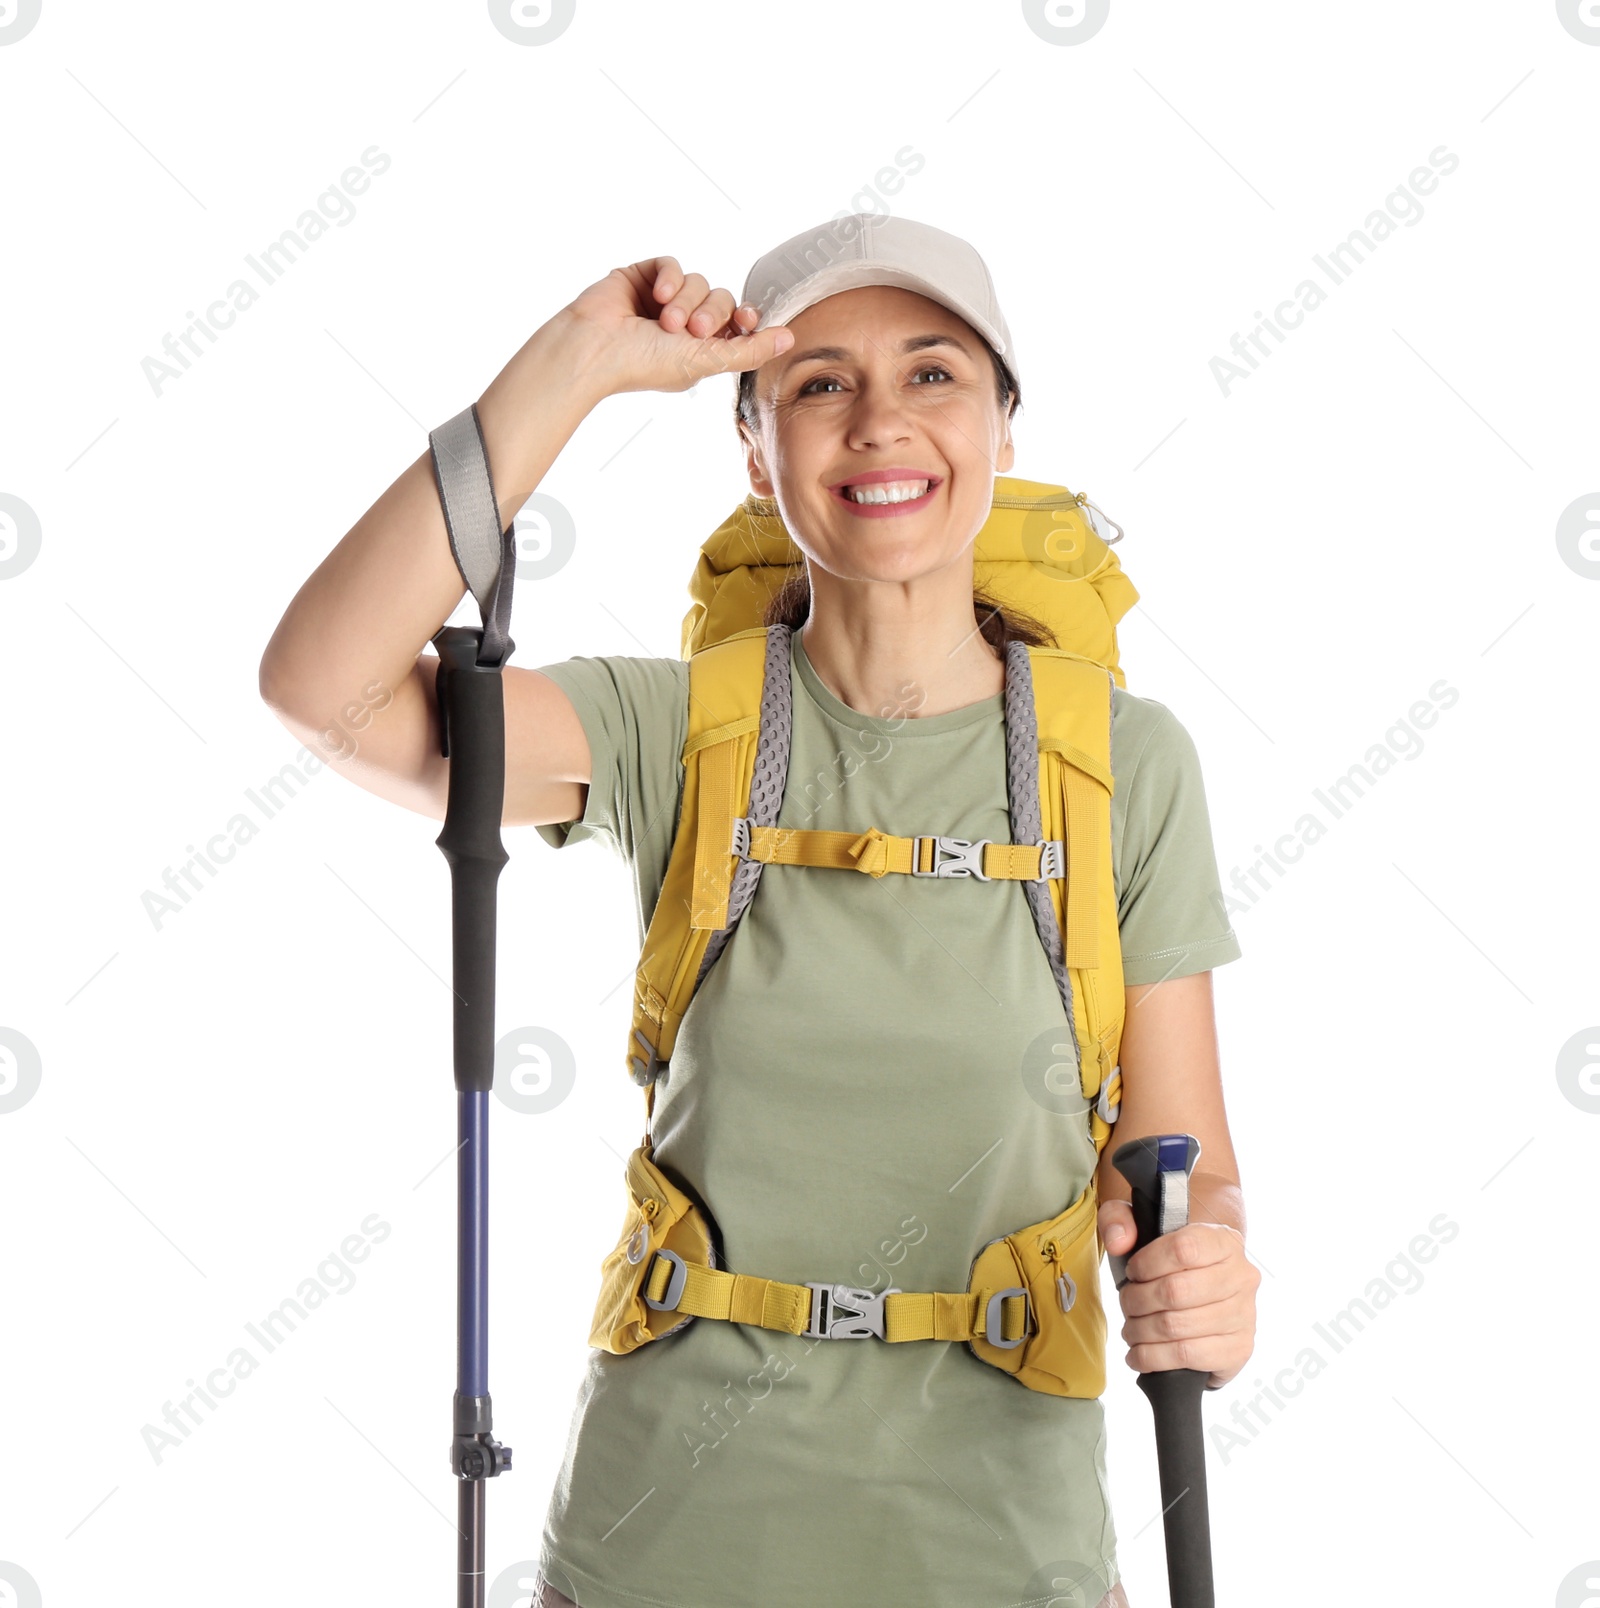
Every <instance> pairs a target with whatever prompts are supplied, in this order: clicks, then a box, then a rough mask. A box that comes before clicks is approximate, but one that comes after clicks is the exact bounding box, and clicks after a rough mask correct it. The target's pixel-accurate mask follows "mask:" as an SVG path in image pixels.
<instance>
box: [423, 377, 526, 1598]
mask: <svg viewBox="0 0 1600 1608" xmlns="http://www.w3.org/2000/svg"><path fill="white" fill-rule="evenodd" d="M428 443H429V446H430V448H431V449H432V454H433V469H434V477H435V479H436V480H437V482H438V486H439V500H440V502H441V503H442V505H443V508H444V517H445V525H446V527H447V529H448V531H449V534H450V550H451V552H452V553H453V554H454V555H455V560H456V565H457V567H458V568H459V569H460V571H461V575H462V579H463V580H464V581H465V582H466V583H467V585H468V586H469V587H470V588H471V590H472V592H473V595H474V596H475V598H476V599H477V602H478V607H479V611H480V612H481V614H482V616H483V625H482V627H481V628H480V627H475V626H461V625H455V626H452V625H444V626H441V627H440V628H439V630H438V631H437V632H436V633H435V635H434V637H433V639H432V640H433V644H434V646H435V647H436V648H437V649H438V652H439V669H438V673H437V675H436V677H435V689H436V692H437V697H438V704H439V724H440V731H439V749H440V752H441V753H442V754H443V755H444V756H445V757H446V758H448V759H449V761H450V792H449V802H448V803H447V805H446V807H445V817H444V829H443V830H442V831H441V832H440V833H439V836H438V837H437V838H436V839H435V840H434V841H435V842H436V843H437V844H438V846H439V849H440V851H441V852H442V853H443V855H444V857H445V859H446V861H448V862H449V866H450V892H451V916H452V927H453V931H452V943H451V970H452V983H451V986H452V991H453V993H454V995H455V1004H454V1032H455V1082H456V1133H457V1139H458V1147H457V1151H456V1213H457V1216H456V1225H457V1226H456V1390H455V1397H454V1401H453V1412H452V1418H453V1423H454V1438H453V1439H452V1441H451V1443H450V1467H451V1470H452V1471H453V1472H454V1474H455V1475H456V1478H457V1480H458V1481H459V1489H458V1491H457V1508H456V1512H457V1520H456V1524H457V1530H458V1532H459V1535H458V1545H457V1560H456V1608H484V1594H485V1589H486V1587H485V1575H484V1551H485V1549H484V1505H485V1504H484V1482H485V1481H486V1480H489V1479H492V1478H494V1477H495V1476H496V1475H498V1474H502V1473H507V1472H509V1471H510V1468H511V1448H510V1447H509V1446H502V1445H501V1444H500V1443H499V1442H498V1441H497V1440H495V1438H494V1435H493V1433H492V1430H493V1426H494V1421H493V1415H492V1413H491V1409H490V1401H489V1095H490V1092H491V1090H492V1089H493V1087H494V1042H495V1041H494V984H495V914H496V912H495V894H496V886H497V883H498V880H499V876H500V871H501V869H502V867H503V866H504V865H505V863H506V859H507V855H506V851H505V845H504V844H503V843H502V842H501V839H500V823H501V819H502V816H503V814H504V810H505V768H506V752H505V748H506V741H505V740H506V726H505V688H504V683H503V679H502V677H501V674H500V671H501V669H502V668H503V666H504V665H505V662H506V660H507V659H509V658H510V656H511V653H512V650H513V649H514V648H515V647H516V644H515V643H514V642H513V641H512V640H511V637H510V635H509V627H510V623H511V586H512V580H513V578H514V575H515V569H516V537H515V530H514V528H508V529H507V530H506V531H505V533H504V536H503V537H502V534H501V531H500V511H499V507H498V505H497V503H496V502H495V496H494V488H493V486H492V485H491V484H490V480H489V460H488V454H487V452H486V451H485V449H484V444H483V432H482V430H481V428H480V427H479V424H478V414H477V408H476V406H474V407H470V408H467V409H466V410H464V411H463V412H461V413H458V414H457V415H456V416H455V418H453V419H451V420H450V421H449V422H448V423H446V424H443V425H441V426H440V427H439V428H438V429H437V430H434V431H432V432H431V433H430V434H429V436H428Z"/></svg>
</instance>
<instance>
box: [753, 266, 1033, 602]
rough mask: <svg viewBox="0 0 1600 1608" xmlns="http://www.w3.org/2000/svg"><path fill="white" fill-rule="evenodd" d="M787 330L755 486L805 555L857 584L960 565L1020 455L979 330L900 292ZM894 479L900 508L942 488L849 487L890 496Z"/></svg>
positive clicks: (769, 380)
mask: <svg viewBox="0 0 1600 1608" xmlns="http://www.w3.org/2000/svg"><path fill="white" fill-rule="evenodd" d="M788 328H789V329H791V330H792V331H793V332H794V345H793V346H792V347H790V349H789V350H788V351H787V352H785V353H783V355H782V356H780V357H775V358H773V359H772V360H771V361H770V362H767V363H764V364H763V365H762V366H761V367H760V368H759V369H757V370H756V378H755V388H756V400H757V404H758V406H759V409H760V420H761V428H760V433H759V436H758V437H757V438H755V439H753V440H752V439H751V438H750V437H749V436H748V435H746V436H745V447H746V459H747V464H748V468H749V472H750V486H751V489H752V490H753V491H755V492H756V493H757V494H758V495H760V496H765V497H774V498H776V499H777V503H778V511H779V513H780V514H781V515H782V516H783V522H784V524H785V525H786V526H787V528H788V530H789V533H790V535H791V536H792V537H793V538H794V540H795V542H796V544H797V545H798V546H799V547H800V549H801V551H802V552H804V553H805V554H806V556H807V558H809V559H811V560H812V561H813V562H814V563H816V564H820V565H821V566H822V567H823V568H824V569H825V570H827V571H829V572H830V573H831V574H834V575H838V576H840V577H842V578H844V579H848V580H883V581H905V580H910V579H912V578H914V577H915V576H918V575H923V574H927V573H929V572H931V571H934V570H938V569H942V568H943V567H944V566H946V565H948V564H950V563H953V562H954V561H955V560H956V559H958V558H959V557H960V556H961V555H962V553H963V551H964V550H965V549H966V548H968V547H969V546H970V545H971V543H972V542H973V541H974V539H975V538H976V536H977V534H978V531H979V529H980V528H981V526H982V525H983V522H984V520H985V519H986V518H988V515H989V510H990V505H991V501H992V498H993V495H994V477H995V475H996V474H997V473H1004V472H1005V471H1006V470H1008V469H1009V468H1010V467H1011V464H1012V460H1013V458H1014V456H1015V453H1014V450H1013V447H1012V443H1011V427H1010V423H1009V421H1008V420H1007V419H1006V417H1005V415H1004V413H1003V412H1002V411H1001V408H1000V404H999V401H998V399H997V397H996V395H995V376H994V368H993V365H992V364H991V362H990V360H989V354H988V353H987V352H986V351H985V350H984V347H983V343H982V341H981V340H980V338H979V337H978V335H977V333H976V332H975V331H974V330H973V328H972V326H971V325H970V324H968V323H967V322H966V321H965V320H964V319H962V318H960V317H958V316H957V315H956V314H955V313H953V312H951V311H950V310H949V309H948V308H947V307H943V306H941V305H940V304H939V303H938V302H935V301H930V300H929V299H928V298H927V297H926V296H920V295H918V294H917V293H916V292H915V291H910V290H902V289H899V288H898V287H895V286H890V285H868V286H863V287H862V288H861V289H859V290H846V291H841V292H839V294H838V295H835V296H829V297H827V298H825V299H824V300H822V301H820V302H816V303H814V304H813V305H812V306H810V307H808V308H806V309H805V311H804V312H802V313H798V314H796V316H795V317H794V318H793V319H791V320H790V322H789V325H788ZM883 470H889V471H892V474H891V475H890V477H889V481H888V494H889V495H890V496H891V497H896V496H901V495H903V494H904V492H905V491H906V489H907V488H906V487H905V486H904V485H903V484H901V483H903V482H917V481H924V480H925V481H928V482H929V484H928V486H927V488H926V489H925V490H924V491H923V493H922V495H920V496H916V497H913V498H912V499H911V500H910V501H906V502H902V503H892V502H890V503H885V502H882V501H879V502H876V503H866V504H861V503H858V502H856V501H853V500H851V499H850V498H849V496H848V494H847V493H846V491H845V490H844V483H846V482H850V481H858V482H859V481H860V480H861V478H862V477H863V476H866V477H869V480H868V483H869V484H871V483H873V482H877V483H878V484H879V485H880V486H881V484H883V476H882V475H881V473H877V472H879V471H883ZM910 489H911V490H913V491H915V490H917V489H918V488H917V487H916V486H915V485H913V486H912V487H911V488H910ZM872 495H874V496H880V497H881V496H882V495H883V493H882V491H881V490H875V491H874V492H873V493H872Z"/></svg>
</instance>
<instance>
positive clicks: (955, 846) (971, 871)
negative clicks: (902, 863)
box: [911, 836, 994, 882]
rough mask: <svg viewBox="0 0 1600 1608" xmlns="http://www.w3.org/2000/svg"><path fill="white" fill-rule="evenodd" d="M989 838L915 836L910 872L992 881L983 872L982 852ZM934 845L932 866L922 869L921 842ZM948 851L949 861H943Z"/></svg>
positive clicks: (917, 875)
mask: <svg viewBox="0 0 1600 1608" xmlns="http://www.w3.org/2000/svg"><path fill="white" fill-rule="evenodd" d="M990 841H991V840H990V839H989V838H958V837H932V836H930V837H916V838H912V840H911V874H912V876H914V877H967V876H972V877H976V878H977V879H978V880H979V881H980V882H992V881H994V878H993V877H989V876H985V875H984V871H983V851H984V850H985V849H986V848H988V846H989V843H990ZM924 843H932V844H933V869H932V870H930V871H919V870H918V869H917V864H918V862H919V861H920V860H921V859H922V845H923V844H924ZM941 853H944V854H948V855H949V856H950V858H949V859H948V860H941V859H940V858H939V856H940V854H941Z"/></svg>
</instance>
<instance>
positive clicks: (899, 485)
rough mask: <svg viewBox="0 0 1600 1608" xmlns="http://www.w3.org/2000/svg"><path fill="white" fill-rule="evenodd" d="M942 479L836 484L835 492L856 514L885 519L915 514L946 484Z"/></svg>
mask: <svg viewBox="0 0 1600 1608" xmlns="http://www.w3.org/2000/svg"><path fill="white" fill-rule="evenodd" d="M943 484H944V482H943V481H942V480H933V479H925V480H914V479H906V480H880V481H875V482H870V483H868V484H866V485H858V486H836V487H835V488H834V489H833V495H834V496H835V497H837V498H838V499H839V501H840V502H842V503H844V504H845V505H846V506H847V507H848V508H849V509H850V510H851V512H852V513H857V514H865V515H869V516H876V517H879V518H882V517H884V516H887V515H893V514H901V513H914V512H915V511H916V510H917V509H919V508H923V507H925V506H926V505H927V504H928V502H929V500H930V499H931V498H932V496H933V494H934V493H935V492H936V491H937V490H938V489H939V487H940V486H942V485H943Z"/></svg>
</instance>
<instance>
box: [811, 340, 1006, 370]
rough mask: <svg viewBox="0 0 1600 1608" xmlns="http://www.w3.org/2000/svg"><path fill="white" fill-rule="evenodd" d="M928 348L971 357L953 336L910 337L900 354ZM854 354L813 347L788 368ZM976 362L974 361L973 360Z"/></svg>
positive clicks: (844, 360) (837, 360)
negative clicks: (951, 349)
mask: <svg viewBox="0 0 1600 1608" xmlns="http://www.w3.org/2000/svg"><path fill="white" fill-rule="evenodd" d="M929 346H953V347H954V348H955V349H956V350H957V351H958V352H960V353H961V354H962V355H963V356H965V357H968V358H971V357H973V354H972V352H970V351H969V350H968V349H967V347H966V345H965V344H964V343H963V342H962V341H960V340H958V339H957V338H956V337H955V336H954V335H911V336H908V337H907V338H906V339H905V340H903V341H902V342H901V343H900V350H901V351H902V352H920V351H922V350H924V349H925V348H926V347H929ZM854 356H855V353H854V352H847V351H846V350H845V349H844V348H843V347H842V346H813V347H810V348H808V349H807V350H806V351H804V352H795V353H794V354H793V355H792V356H791V357H790V358H789V366H790V367H793V366H794V365H795V364H796V363H810V362H813V361H817V360H820V361H822V362H824V363H847V362H849V361H850V360H851V359H852V358H854ZM974 361H976V359H974Z"/></svg>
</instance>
